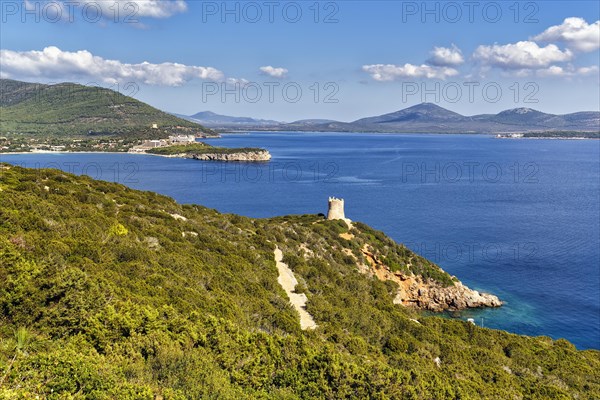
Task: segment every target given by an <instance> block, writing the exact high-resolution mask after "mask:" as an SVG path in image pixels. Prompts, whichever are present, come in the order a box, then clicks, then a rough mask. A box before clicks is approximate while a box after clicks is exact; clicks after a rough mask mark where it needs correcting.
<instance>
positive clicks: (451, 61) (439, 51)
mask: <svg viewBox="0 0 600 400" xmlns="http://www.w3.org/2000/svg"><path fill="white" fill-rule="evenodd" d="M464 62H465V59H464V58H463V55H462V52H461V51H460V49H459V48H458V47H457V46H456V45H454V44H453V45H452V47H451V48H448V47H434V48H433V50H431V57H430V58H429V59H428V60H427V63H429V64H431V65H435V66H439V67H453V66H457V65H460V64H462V63H464Z"/></svg>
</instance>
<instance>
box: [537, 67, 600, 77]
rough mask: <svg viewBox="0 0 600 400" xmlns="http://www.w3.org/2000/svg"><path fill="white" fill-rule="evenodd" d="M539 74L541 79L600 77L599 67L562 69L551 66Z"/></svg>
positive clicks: (538, 72)
mask: <svg viewBox="0 0 600 400" xmlns="http://www.w3.org/2000/svg"><path fill="white" fill-rule="evenodd" d="M536 72H537V75H538V76H541V77H560V76H567V77H571V76H585V75H598V72H599V69H598V66H597V65H592V66H590V67H579V68H575V67H573V66H567V67H560V66H558V65H551V66H550V67H548V68H545V69H540V70H538V71H536Z"/></svg>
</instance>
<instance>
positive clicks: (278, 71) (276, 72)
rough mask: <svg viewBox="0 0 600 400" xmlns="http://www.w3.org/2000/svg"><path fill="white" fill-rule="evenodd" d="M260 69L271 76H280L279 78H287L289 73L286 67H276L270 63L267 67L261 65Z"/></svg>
mask: <svg viewBox="0 0 600 400" xmlns="http://www.w3.org/2000/svg"><path fill="white" fill-rule="evenodd" d="M259 69H260V71H261V72H262V73H263V74H266V75H269V76H270V77H273V78H278V79H282V78H285V77H286V75H287V73H288V70H287V69H285V68H275V67H272V66H270V65H267V66H265V67H260V68H259Z"/></svg>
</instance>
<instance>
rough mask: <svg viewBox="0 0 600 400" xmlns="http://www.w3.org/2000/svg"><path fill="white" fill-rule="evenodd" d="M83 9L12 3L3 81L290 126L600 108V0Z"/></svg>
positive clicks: (86, 0)
mask: <svg viewBox="0 0 600 400" xmlns="http://www.w3.org/2000/svg"><path fill="white" fill-rule="evenodd" d="M73 2H74V3H76V4H71V5H69V6H68V7H67V6H66V5H65V4H64V2H63V1H49V0H43V1H34V0H29V1H27V2H21V1H2V2H1V3H0V4H1V7H2V8H1V9H0V11H1V13H2V15H1V20H2V25H1V28H0V29H1V32H0V33H1V39H0V42H1V46H0V47H1V49H2V54H1V57H0V67H1V69H0V72H1V74H2V77H8V78H14V79H22V80H27V81H37V82H62V81H75V82H80V83H96V84H99V85H102V86H106V87H112V88H114V89H118V90H120V91H121V92H123V93H126V94H133V95H134V97H136V98H138V99H140V100H142V101H146V102H148V103H150V104H151V105H154V106H156V107H158V108H160V109H163V110H166V111H171V112H177V113H182V114H193V113H195V112H198V111H205V110H211V111H214V112H218V113H222V114H227V115H240V116H253V117H259V118H268V119H277V120H285V121H292V120H296V119H302V118H331V119H338V120H344V121H349V120H354V119H358V118H361V117H365V116H371V115H378V114H382V113H386V112H391V111H395V110H398V109H401V108H405V107H408V106H411V105H413V104H417V103H420V102H422V101H428V102H434V103H436V104H439V105H441V106H443V107H446V108H449V109H451V110H454V111H457V112H460V113H463V114H467V115H469V114H476V113H492V112H498V111H501V110H503V109H507V108H515V107H530V108H535V109H539V110H541V111H545V112H552V113H568V112H575V111H582V110H587V111H590V110H600V82H599V81H600V79H599V71H598V65H599V63H600V61H599V50H598V47H599V46H600V25H599V22H598V20H599V18H600V17H599V14H600V8H599V5H598V2H595V1H580V2H577V1H574V2H568V3H567V2H559V1H539V2H530V1H524V2H513V1H509V2H500V1H498V2H477V1H474V2H460V1H459V2H435V1H429V2H421V1H419V2H412V1H408V2H405V1H345V0H344V1H337V2H336V1H323V2H314V1H303V2H300V1H297V2H293V1H284V2H269V1H255V2H252V1H250V2H235V1H232V2H227V3H223V2H221V1H218V2H213V1H186V0H172V1H156V0H145V1H124V0H123V1H121V0H119V1H117V0H105V1H93V0H73ZM224 4H225V6H224ZM567 4H568V6H567ZM116 10H119V12H118V16H115V13H116ZM317 10H318V12H317ZM298 12H300V13H301V15H300V14H298ZM57 13H60V15H58V14H57ZM258 13H260V14H258ZM131 14H133V19H134V21H126V20H125V17H126V16H127V15H131ZM130 82H132V83H133V84H129V83H130ZM128 84H129V85H128ZM132 87H135V88H136V89H135V90H133V89H131V88H132ZM132 90H133V91H132Z"/></svg>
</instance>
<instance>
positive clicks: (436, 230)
mask: <svg viewBox="0 0 600 400" xmlns="http://www.w3.org/2000/svg"><path fill="white" fill-rule="evenodd" d="M208 142H210V143H211V144H214V145H220V146H226V147H263V148H266V149H268V150H269V151H270V152H271V154H272V156H273V159H272V161H271V162H269V163H264V164H243V163H229V164H225V163H211V162H202V161H195V160H184V159H176V158H162V157H155V156H148V155H130V154H98V153H96V154H94V153H91V154H27V155H1V156H0V161H4V162H9V163H13V164H18V165H22V166H26V167H33V168H35V167H54V168H61V169H63V170H65V171H69V172H74V173H77V174H82V173H84V174H87V175H90V176H92V177H94V178H98V179H104V180H107V181H117V182H120V183H123V184H125V185H128V186H130V187H133V188H136V189H143V190H152V191H156V192H159V193H162V194H166V195H168V196H171V197H173V198H175V199H176V200H177V201H179V202H183V203H198V204H202V205H205V206H207V207H211V208H215V209H217V210H219V211H222V212H227V213H237V214H242V215H247V216H251V217H268V216H275V215H284V214H304V213H319V212H322V213H326V212H327V199H328V197H329V196H336V197H342V198H344V199H345V202H346V216H347V217H349V218H351V219H352V220H355V221H361V222H365V223H367V224H369V225H371V226H373V227H374V228H376V229H379V230H382V231H384V232H385V233H386V234H388V235H389V236H391V237H392V238H394V239H395V240H396V241H398V242H402V243H405V244H406V245H407V246H408V247H410V248H412V249H413V250H415V251H417V252H419V253H420V254H422V255H424V256H425V257H428V258H429V259H431V260H433V261H435V262H436V263H438V264H439V265H441V266H442V267H443V268H444V269H445V270H446V271H448V272H449V273H451V274H454V275H456V276H457V277H459V278H460V279H461V280H462V281H463V282H464V283H465V284H467V285H468V286H470V287H472V288H475V289H478V290H481V291H485V292H491V293H494V294H496V295H498V296H499V297H500V298H501V299H502V300H504V301H505V302H506V304H505V305H504V306H503V307H501V308H498V309H485V310H470V311H464V312H461V313H459V314H456V315H454V316H455V317H460V318H463V319H464V318H468V317H472V318H475V319H476V321H477V323H478V324H480V323H483V324H484V325H485V326H487V327H492V328H498V329H504V330H507V331H510V332H514V333H519V334H527V335H546V336H550V337H553V338H561V337H562V338H566V339H568V340H570V341H571V342H573V343H574V344H575V345H576V346H577V347H578V348H581V349H584V348H595V349H600V141H598V140H545V139H543V140H542V139H540V140H508V139H495V138H493V137H491V136H473V135H466V136H463V135H407V134H403V135H396V134H336V133H291V132H289V133H249V134H230V135H224V136H223V138H221V139H211V140H208Z"/></svg>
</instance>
